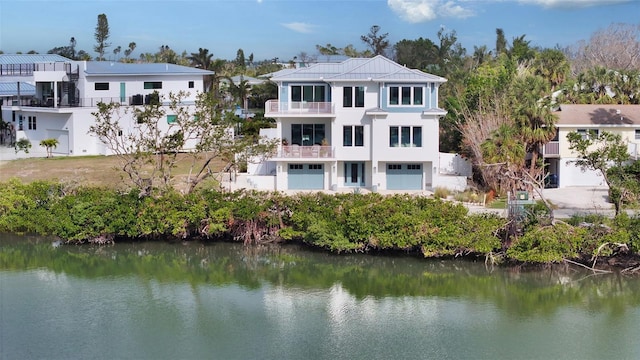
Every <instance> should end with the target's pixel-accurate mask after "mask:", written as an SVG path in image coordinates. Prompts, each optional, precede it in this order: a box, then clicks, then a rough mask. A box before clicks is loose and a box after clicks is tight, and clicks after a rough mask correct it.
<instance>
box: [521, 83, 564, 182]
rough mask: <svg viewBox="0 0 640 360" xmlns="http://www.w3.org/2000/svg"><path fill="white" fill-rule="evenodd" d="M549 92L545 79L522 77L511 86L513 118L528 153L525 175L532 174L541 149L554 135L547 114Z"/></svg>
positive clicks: (553, 120) (534, 172) (553, 126)
mask: <svg viewBox="0 0 640 360" xmlns="http://www.w3.org/2000/svg"><path fill="white" fill-rule="evenodd" d="M548 95H549V89H548V85H547V82H546V80H545V79H543V78H542V77H540V76H535V75H524V76H521V77H519V78H516V79H515V82H514V84H513V92H512V96H513V118H514V120H515V121H516V125H517V126H518V128H519V129H520V137H521V141H522V143H523V144H524V146H525V148H526V150H527V153H529V154H531V163H530V165H529V174H530V175H531V176H532V177H535V175H536V172H537V171H536V168H537V167H539V164H538V163H537V162H538V159H540V158H541V156H542V146H543V145H544V144H546V143H548V142H549V141H551V140H552V139H553V138H554V137H555V135H556V128H555V120H556V117H555V115H553V113H552V112H551V107H550V99H549V96H548Z"/></svg>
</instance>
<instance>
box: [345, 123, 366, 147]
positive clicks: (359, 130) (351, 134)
mask: <svg viewBox="0 0 640 360" xmlns="http://www.w3.org/2000/svg"><path fill="white" fill-rule="evenodd" d="M342 145H343V146H364V126H362V125H355V126H351V125H348V126H344V127H343V128H342Z"/></svg>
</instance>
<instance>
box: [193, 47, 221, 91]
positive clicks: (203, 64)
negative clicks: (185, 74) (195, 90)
mask: <svg viewBox="0 0 640 360" xmlns="http://www.w3.org/2000/svg"><path fill="white" fill-rule="evenodd" d="M187 59H189V61H191V66H193V67H196V68H199V69H203V70H211V68H212V59H213V54H212V53H209V49H203V48H198V52H197V53H191V56H188V57H187ZM214 76H215V75H213V76H212V75H207V76H205V78H204V89H205V91H209V90H210V89H211V86H212V83H213V77H214Z"/></svg>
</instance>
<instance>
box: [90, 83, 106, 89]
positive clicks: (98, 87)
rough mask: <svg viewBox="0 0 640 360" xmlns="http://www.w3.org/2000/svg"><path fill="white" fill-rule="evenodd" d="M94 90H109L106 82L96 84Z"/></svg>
mask: <svg viewBox="0 0 640 360" xmlns="http://www.w3.org/2000/svg"><path fill="white" fill-rule="evenodd" d="M93 86H94V88H95V90H109V83H108V82H97V83H95V84H94V85H93Z"/></svg>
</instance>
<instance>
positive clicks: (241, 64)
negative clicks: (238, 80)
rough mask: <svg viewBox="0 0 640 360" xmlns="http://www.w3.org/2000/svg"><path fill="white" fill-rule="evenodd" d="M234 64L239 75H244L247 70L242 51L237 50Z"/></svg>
mask: <svg viewBox="0 0 640 360" xmlns="http://www.w3.org/2000/svg"><path fill="white" fill-rule="evenodd" d="M234 63H235V65H236V69H237V70H239V71H240V73H241V74H244V72H245V70H246V69H247V60H246V59H245V57H244V51H243V50H242V49H238V52H237V53H236V60H235V62H234Z"/></svg>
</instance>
